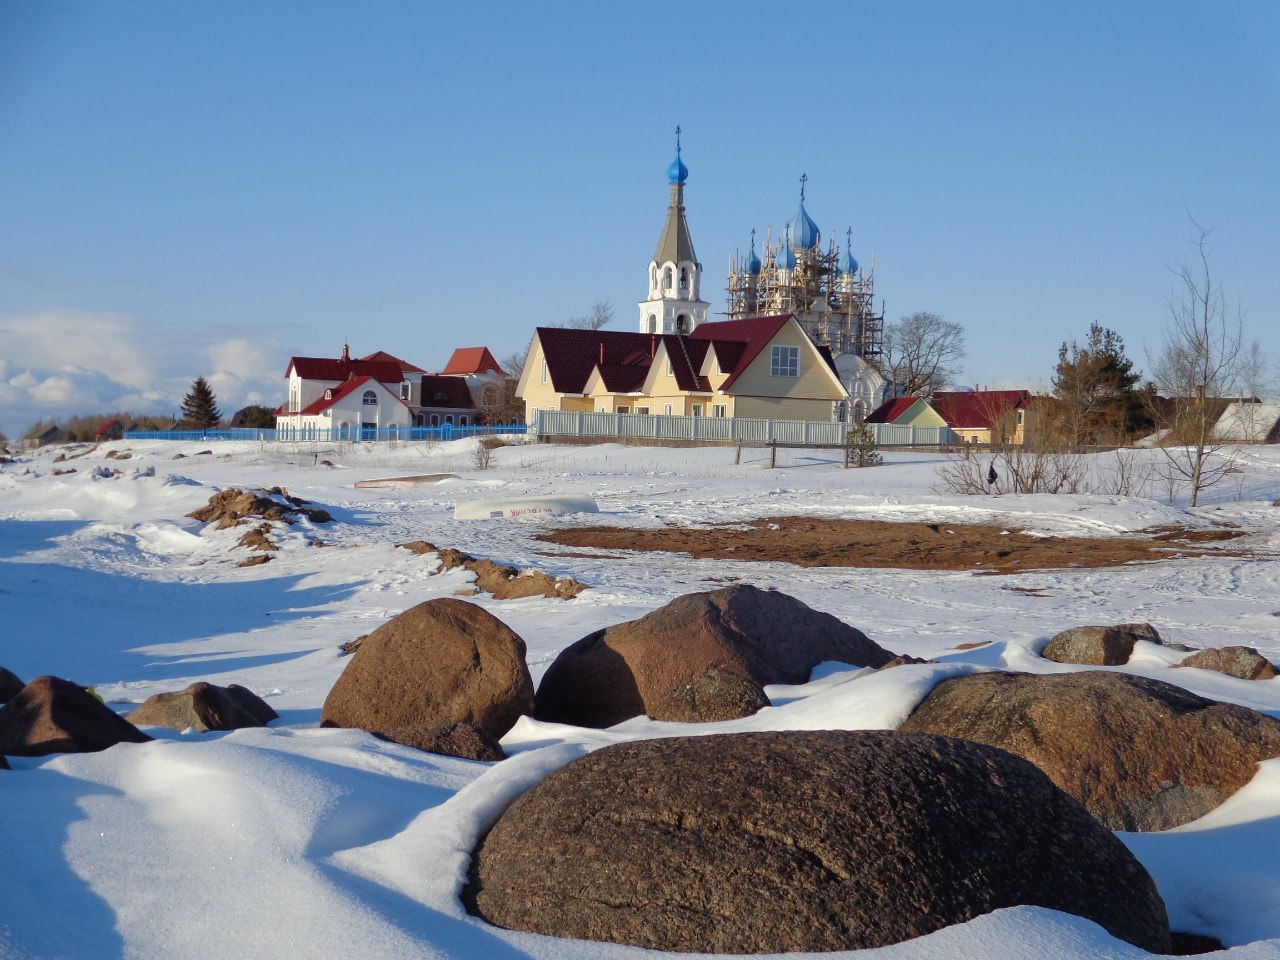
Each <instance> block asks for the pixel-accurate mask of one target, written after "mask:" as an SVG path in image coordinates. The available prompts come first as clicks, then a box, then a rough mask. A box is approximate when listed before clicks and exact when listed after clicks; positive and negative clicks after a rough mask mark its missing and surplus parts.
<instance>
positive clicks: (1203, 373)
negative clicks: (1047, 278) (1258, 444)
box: [1151, 219, 1247, 507]
mask: <svg viewBox="0 0 1280 960" xmlns="http://www.w3.org/2000/svg"><path fill="white" fill-rule="evenodd" d="M1191 223H1192V227H1193V236H1192V241H1191V243H1192V246H1193V247H1194V248H1195V252H1194V254H1193V255H1192V257H1191V258H1190V259H1189V260H1188V261H1187V262H1185V263H1184V264H1183V265H1182V266H1181V267H1178V268H1177V269H1176V270H1175V271H1174V272H1175V274H1176V275H1177V281H1176V283H1175V284H1174V290H1173V293H1172V294H1171V295H1170V298H1169V320H1168V323H1167V324H1166V326H1165V331H1164V345H1163V347H1162V348H1161V350H1160V353H1159V354H1158V355H1157V356H1156V358H1155V359H1154V361H1152V363H1151V371H1152V380H1153V381H1154V383H1155V384H1156V387H1157V389H1158V390H1159V391H1160V393H1161V394H1163V395H1164V396H1165V397H1166V398H1168V402H1169V404H1170V411H1169V424H1168V426H1169V429H1168V431H1167V433H1166V438H1165V442H1164V444H1163V445H1162V447H1161V449H1162V450H1163V451H1164V454H1165V459H1164V463H1163V464H1162V467H1163V470H1162V476H1163V477H1164V479H1166V480H1168V481H1169V482H1170V484H1171V485H1172V484H1174V483H1182V482H1185V483H1187V484H1188V485H1189V487H1190V488H1191V499H1190V506H1193V507H1194V506H1195V505H1196V503H1197V501H1198V500H1199V499H1200V492H1201V491H1202V490H1204V489H1205V488H1206V487H1209V486H1212V485H1213V484H1215V483H1217V482H1218V481H1219V480H1221V479H1222V478H1223V477H1224V476H1225V475H1226V474H1227V472H1228V471H1229V470H1230V469H1231V462H1230V461H1229V460H1227V459H1226V458H1224V457H1221V456H1218V451H1219V450H1220V449H1221V447H1222V446H1223V444H1222V443H1221V442H1219V441H1217V440H1216V438H1215V437H1214V433H1213V427H1214V424H1215V423H1216V422H1217V420H1218V417H1219V416H1220V415H1221V413H1222V409H1223V402H1224V400H1225V399H1226V398H1228V397H1230V396H1231V395H1232V394H1233V393H1235V392H1237V391H1238V390H1239V389H1240V387H1241V386H1242V383H1241V378H1242V377H1243V376H1244V375H1245V373H1246V370H1245V369H1244V368H1245V361H1246V359H1247V355H1246V353H1245V350H1244V315H1243V312H1242V311H1241V310H1240V309H1239V308H1238V307H1237V309H1236V311H1235V316H1234V317H1232V316H1229V315H1228V310H1227V300H1226V296H1225V294H1224V292H1223V289H1222V283H1221V281H1219V280H1218V279H1217V278H1216V277H1215V276H1214V274H1213V270H1212V268H1211V267H1210V263H1209V259H1210V254H1211V253H1212V250H1211V248H1210V246H1209V233H1210V231H1208V230H1206V229H1205V228H1204V227H1202V226H1200V224H1198V223H1196V221H1195V220H1194V219H1192V221H1191Z"/></svg>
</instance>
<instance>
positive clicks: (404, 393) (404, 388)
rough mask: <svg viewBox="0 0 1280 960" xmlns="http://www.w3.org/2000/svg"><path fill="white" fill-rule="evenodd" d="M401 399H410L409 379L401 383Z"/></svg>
mask: <svg viewBox="0 0 1280 960" xmlns="http://www.w3.org/2000/svg"><path fill="white" fill-rule="evenodd" d="M400 399H401V400H408V399H409V381H408V380H406V381H405V382H404V383H402V384H400Z"/></svg>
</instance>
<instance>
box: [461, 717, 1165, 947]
mask: <svg viewBox="0 0 1280 960" xmlns="http://www.w3.org/2000/svg"><path fill="white" fill-rule="evenodd" d="M762 771H763V772H767V775H762ZM472 864H473V865H472V868H471V874H470V878H469V883H468V885H467V887H466V889H465V890H464V893H463V900H464V902H465V903H466V905H467V908H468V910H469V911H470V912H471V913H473V914H475V915H477V916H480V917H483V918H484V919H486V920H488V921H489V922H491V923H494V924H497V925H498V926H501V927H506V928H509V929H515V930H527V931H532V932H535V933H541V934H546V935H550V936H557V937H571V938H574V939H584V940H596V941H609V942H613V943H625V944H632V945H635V946H639V947H645V948H649V949H657V950H678V951H683V952H698V953H702V952H706V953H783V952H810V951H833V950H857V949H864V948H870V947H879V946H885V945H888V944H893V943H898V942H900V941H903V940H908V939H911V938H913V937H919V936H923V935H924V934H927V933H931V932H933V931H934V930H937V929H939V928H941V927H946V926H949V925H951V924H956V923H964V922H965V921H967V920H971V919H973V918H974V917H977V916H981V915H982V914H985V913H989V912H991V911H993V910H998V909H1000V908H1002V907H1010V906H1015V905H1018V904H1035V905H1038V906H1043V907H1049V908H1051V909H1054V910H1061V911H1064V912H1067V913H1072V914H1075V915H1077V916H1082V917H1087V918H1089V919H1091V920H1093V921H1094V922H1096V923H1098V924H1100V925H1101V926H1102V927H1104V928H1105V929H1107V930H1108V931H1110V932H1111V933H1112V934H1113V935H1114V936H1116V937H1119V938H1121V939H1123V940H1127V941H1128V942H1130V943H1133V944H1135V945H1137V946H1139V947H1142V948H1143V949H1146V950H1150V951H1152V952H1154V953H1164V952H1166V951H1167V950H1168V948H1169V943H1170V940H1169V926H1168V919H1167V917H1166V914H1165V908H1164V903H1163V901H1162V900H1161V899H1160V895H1159V893H1158V892H1157V890H1156V887H1155V884H1154V883H1153V882H1152V880H1151V877H1150V876H1149V875H1148V874H1147V872H1146V870H1144V869H1143V867H1142V865H1141V864H1140V863H1139V862H1138V861H1137V860H1136V859H1135V858H1134V857H1133V855H1132V854H1131V853H1130V852H1129V851H1128V849H1127V848H1126V847H1125V846H1124V845H1123V844H1122V843H1121V842H1120V841H1119V840H1117V839H1116V837H1115V836H1114V835H1113V834H1112V833H1110V831H1108V830H1106V829H1105V828H1103V827H1102V826H1101V825H1100V824H1098V823H1097V821H1095V820H1094V819H1093V818H1092V817H1090V816H1089V814H1088V813H1087V812H1086V811H1085V810H1084V809H1083V808H1081V807H1080V805H1079V804H1077V803H1076V802H1075V801H1074V800H1072V799H1071V798H1070V797H1068V796H1067V795H1066V794H1064V793H1063V792H1062V791H1060V790H1058V789H1057V788H1056V787H1054V786H1053V784H1052V783H1050V782H1049V779H1048V778H1047V777H1045V776H1044V774H1042V773H1041V772H1040V771H1038V770H1036V769H1035V767H1033V766H1031V765H1030V764H1028V763H1026V762H1025V761H1023V760H1020V759H1018V758H1017V757H1013V756H1011V755H1009V754H1007V753H1004V752H1002V751H999V750H993V749H991V748H990V747H984V746H981V745H979V744H975V743H969V742H966V741H963V740H954V739H949V738H946V737H934V736H921V735H913V736H909V735H901V734H895V733H890V732H886V731H860V732H846V731H816V732H775V733H747V734H736V735H718V736H707V737H686V738H676V739H661V740H648V741H640V742H634V743H625V744H619V745H615V746H611V747H606V748H604V749H601V750H598V751H596V752H595V753H593V754H590V755H589V756H587V757H583V758H581V759H579V760H575V761H574V762H573V763H571V764H569V765H567V766H565V767H563V768H562V769H560V770H558V771H556V772H555V773H553V774H551V775H550V776H549V777H547V778H546V779H545V780H543V781H542V782H541V783H539V784H537V785H536V786H535V787H534V788H533V789H531V790H529V791H528V792H527V793H525V794H524V795H523V796H521V797H520V798H519V799H518V800H516V802H515V803H514V804H512V805H511V807H510V808H508V809H507V811H506V812H505V813H504V814H503V815H502V817H501V818H500V819H499V820H498V822H497V824H496V825H495V826H494V827H493V829H492V830H491V831H490V832H489V834H488V835H487V836H486V837H485V838H484V839H483V840H482V841H481V843H480V845H479V847H478V849H477V850H476V852H475V855H474V856H473V858H472Z"/></svg>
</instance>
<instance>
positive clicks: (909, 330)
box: [883, 313, 965, 397]
mask: <svg viewBox="0 0 1280 960" xmlns="http://www.w3.org/2000/svg"><path fill="white" fill-rule="evenodd" d="M964 357H965V348H964V328H963V327H961V326H960V324H958V323H952V322H951V321H949V320H943V319H942V317H940V316H938V315H937V314H936V313H913V314H912V315H911V316H909V317H903V318H902V319H901V320H899V321H898V322H897V323H891V324H889V326H888V327H886V328H885V331H884V354H883V358H884V366H885V370H886V371H887V372H888V374H889V377H890V379H892V380H893V384H894V391H895V393H896V394H899V395H906V396H909V397H929V396H932V395H933V392H934V391H935V390H941V389H942V388H943V387H945V386H946V385H947V384H949V383H951V382H952V381H954V380H955V379H956V377H957V376H958V375H959V373H960V361H961V360H963V359H964Z"/></svg>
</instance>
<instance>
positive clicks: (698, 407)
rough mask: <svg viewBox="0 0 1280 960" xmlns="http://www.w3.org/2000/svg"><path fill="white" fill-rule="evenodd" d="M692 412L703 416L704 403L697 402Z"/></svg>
mask: <svg viewBox="0 0 1280 960" xmlns="http://www.w3.org/2000/svg"><path fill="white" fill-rule="evenodd" d="M692 413H693V415H694V416H695V417H700V416H702V404H700V403H695V404H694V405H693V411H692Z"/></svg>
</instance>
